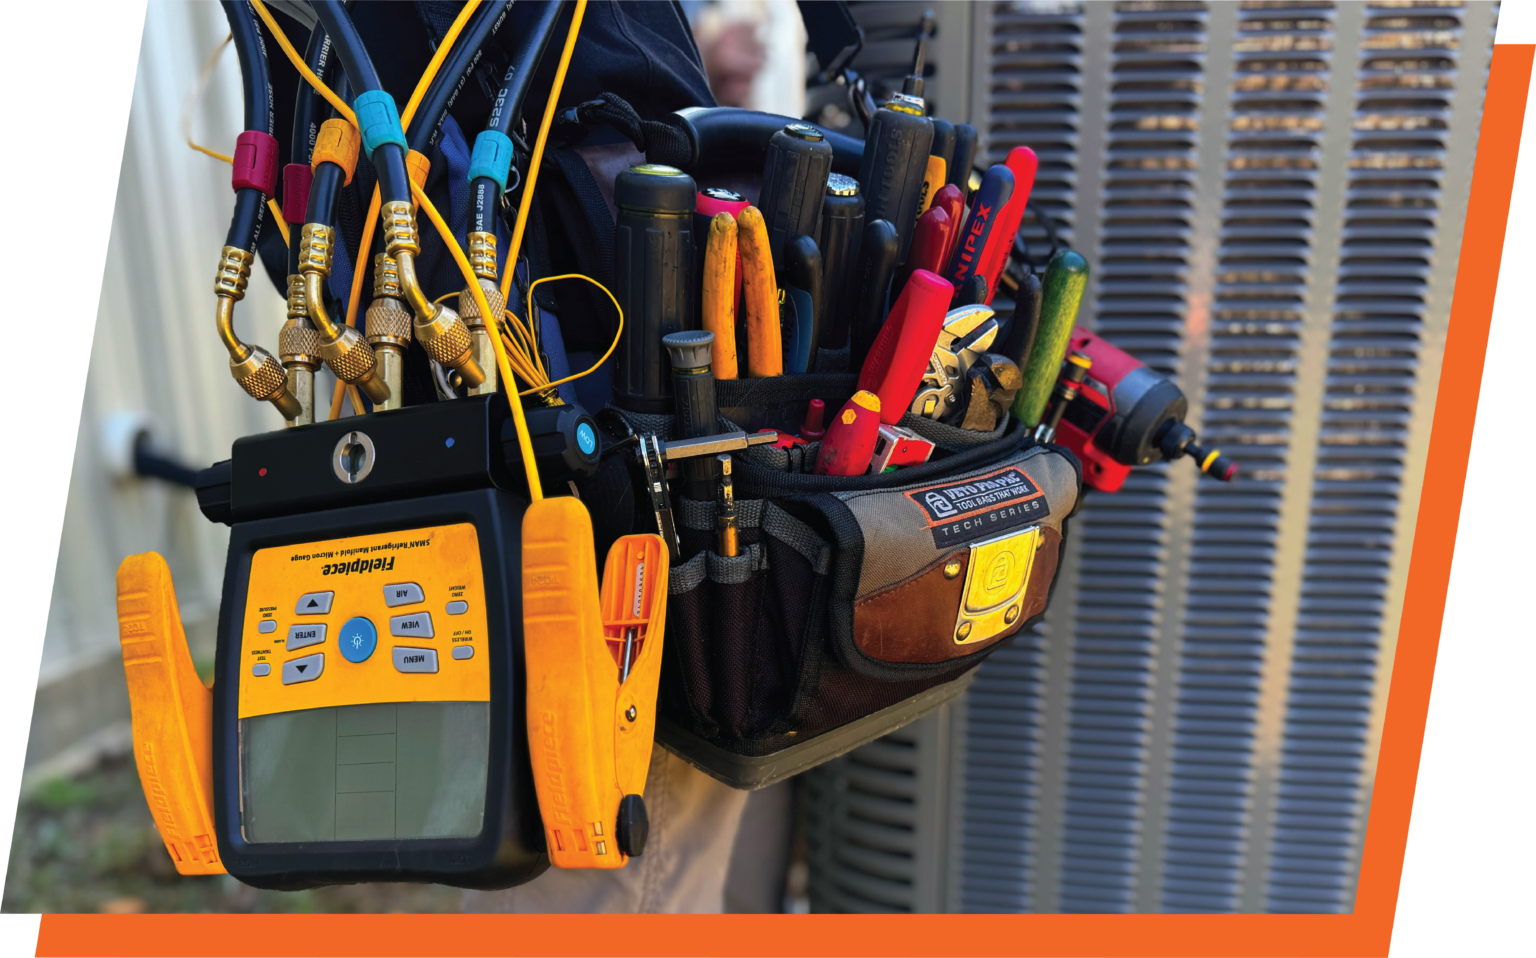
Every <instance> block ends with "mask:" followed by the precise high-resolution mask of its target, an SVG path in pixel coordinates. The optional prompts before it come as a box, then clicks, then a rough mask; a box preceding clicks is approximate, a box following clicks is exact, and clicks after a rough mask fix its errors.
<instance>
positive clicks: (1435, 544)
mask: <svg viewBox="0 0 1536 958" xmlns="http://www.w3.org/2000/svg"><path fill="white" fill-rule="evenodd" d="M1533 56H1536V46H1529V45H1521V46H1514V45H1498V46H1495V47H1494V51H1493V62H1492V65H1491V70H1490V73H1489V77H1488V94H1487V99H1486V101H1485V102H1484V106H1483V122H1482V132H1481V134H1480V138H1479V140H1478V149H1477V163H1476V166H1475V168H1474V172H1473V178H1472V191H1471V197H1470V202H1469V206H1468V210H1467V221H1466V231H1465V236H1464V239H1463V240H1462V248H1461V262H1460V265H1459V267H1458V273H1457V283H1456V294H1455V298H1454V300H1453V302H1452V306H1451V322H1450V328H1449V331H1448V333H1447V336H1446V344H1445V362H1444V368H1443V371H1442V373H1441V377H1440V391H1439V400H1438V402H1437V404H1436V407H1435V418H1434V425H1433V426H1432V428H1431V433H1430V453H1431V455H1430V456H1429V462H1428V466H1427V468H1426V470H1425V474H1424V492H1423V496H1422V499H1421V502H1422V503H1423V505H1422V506H1421V507H1420V508H1421V510H1423V509H1427V508H1433V509H1434V510H1435V518H1436V521H1435V522H1423V521H1421V522H1420V523H1419V525H1418V533H1417V537H1416V539H1415V541H1414V543H1413V554H1412V557H1411V559H1410V562H1409V571H1408V585H1409V588H1408V589H1407V596H1406V598H1405V599H1404V601H1403V616H1402V626H1401V629H1400V631H1399V633H1398V643H1397V659H1396V662H1395V665H1394V668H1393V673H1392V687H1391V689H1390V690H1389V692H1388V698H1387V717H1386V724H1385V727H1384V729H1383V731H1382V740H1381V757H1380V762H1379V765H1378V767H1377V771H1376V787H1375V789H1374V792H1373V795H1372V803H1371V811H1370V820H1369V825H1368V826H1367V828H1366V836H1365V855H1364V859H1363V861H1362V864H1361V870H1360V886H1359V890H1358V891H1357V893H1356V896H1355V910H1354V912H1353V913H1352V914H1348V915H1114V916H1109V915H911V916H900V917H891V916H873V915H835V916H834V915H797V916H791V915H755V916H754V915H731V916H726V915H705V916H681V915H598V916H582V917H572V916H566V915H519V916H516V917H514V916H507V915H132V916H129V915H44V916H43V919H42V924H41V928H40V930H39V932H38V946H37V953H38V954H39V955H98V954H99V955H211V954H223V955H337V956H343V955H345V956H351V955H360V956H366V955H416V954H421V955H434V954H445V953H452V954H456V955H500V954H530V955H590V954H600V953H604V952H606V951H609V950H617V951H621V952H625V953H628V954H632V955H719V954H729V953H734V954H741V955H800V954H804V955H870V956H885V955H947V954H958V953H964V954H971V955H1014V954H1030V955H1047V954H1050V955H1148V956H1163V955H1190V956H1206V955H1211V956H1215V955H1252V956H1268V955H1361V956H1367V955H1385V954H1386V953H1387V949H1388V946H1389V945H1390V943H1391V940H1392V918H1393V913H1394V912H1395V910H1396V908H1397V892H1398V884H1399V881H1400V879H1401V878H1402V870H1403V850H1404V847H1405V846H1406V844H1407V840H1408V816H1409V813H1410V812H1411V811H1412V809H1413V792H1414V785H1415V782H1416V780H1417V778H1418V770H1419V752H1420V749H1421V747H1422V746H1423V744H1424V721H1425V717H1426V714H1427V712H1428V709H1429V689H1430V681H1431V679H1432V678H1433V677H1434V671H1435V656H1436V653H1437V651H1438V648H1439V643H1440V625H1441V620H1442V618H1443V617H1444V615H1445V595H1446V588H1447V585H1448V584H1449V581H1450V573H1451V555H1452V551H1453V550H1454V548H1455V545H1456V528H1457V525H1458V522H1457V521H1456V520H1457V518H1458V515H1459V512H1460V503H1461V497H1462V490H1463V487H1464V486H1465V483H1466V462H1467V457H1468V455H1469V453H1470V451H1471V446H1472V428H1471V426H1472V422H1473V420H1474V419H1475V417H1476V414H1477V399H1478V394H1479V392H1480V390H1481V386H1482V376H1483V357H1484V354H1485V352H1486V351H1487V347H1488V327H1489V324H1490V322H1491V321H1492V318H1493V296H1494V288H1495V286H1496V284H1497V282H1498V277H1499V261H1500V258H1501V257H1502V255H1503V251H1504V227H1505V225H1506V222H1507V220H1508V217H1509V197H1510V192H1511V190H1512V188H1513V185H1514V178H1515V160H1516V157H1517V156H1518V154H1519V150H1520V129H1521V125H1522V123H1523V121H1524V119H1525V103H1526V93H1527V90H1528V88H1529V86H1530V80H1531V65H1532V60H1533ZM1446 502H1455V503H1457V509H1456V512H1455V513H1453V514H1452V521H1451V522H1446V521H1445V510H1444V503H1446Z"/></svg>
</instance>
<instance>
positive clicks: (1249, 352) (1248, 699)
mask: <svg viewBox="0 0 1536 958" xmlns="http://www.w3.org/2000/svg"><path fill="white" fill-rule="evenodd" d="M1329 7H1331V4H1320V3H1311V4H1305V5H1303V4H1296V5H1291V6H1280V5H1277V4H1267V5H1264V6H1262V7H1260V6H1259V5H1256V4H1245V5H1244V6H1243V8H1242V10H1241V12H1240V13H1238V15H1237V39H1236V42H1235V44H1234V46H1233V57H1234V62H1233V67H1232V81H1231V84H1230V89H1229V90H1227V89H1224V90H1216V89H1211V90H1209V91H1208V95H1210V96H1230V97H1231V106H1230V111H1231V112H1230V119H1229V125H1228V130H1227V134H1226V136H1227V143H1226V150H1225V157H1224V166H1225V174H1224V180H1223V183H1222V191H1221V208H1222V213H1221V225H1220V232H1219V234H1218V243H1219V245H1218V248H1217V262H1216V276H1215V288H1214V298H1213V302H1212V306H1211V339H1210V347H1209V358H1208V360H1207V365H1206V384H1205V389H1206V391H1205V402H1204V420H1203V428H1202V433H1203V435H1204V436H1205V438H1206V440H1207V441H1209V442H1211V443H1213V444H1214V445H1216V446H1218V447H1220V448H1222V449H1223V450H1225V451H1227V452H1229V453H1232V454H1235V456H1236V458H1237V459H1238V461H1240V462H1241V463H1242V464H1243V477H1242V481H1241V482H1239V483H1233V484H1231V485H1227V484H1220V483H1214V482H1202V483H1199V484H1198V487H1197V488H1198V491H1197V493H1196V498H1195V513H1194V521H1193V530H1192V535H1191V543H1190V555H1189V573H1188V580H1187V586H1186V592H1185V595H1184V597H1183V602H1184V603H1185V613H1184V622H1183V628H1182V634H1181V641H1180V649H1179V654H1180V658H1179V669H1178V688H1177V695H1178V701H1177V706H1176V713H1175V718H1174V729H1173V755H1172V767H1171V769H1170V774H1169V785H1168V788H1169V792H1168V800H1167V824H1166V832H1167V836H1166V850H1165V852H1164V855H1163V872H1162V895H1161V907H1162V909H1163V910H1164V911H1197V912H1210V911H1233V910H1236V909H1237V907H1238V905H1239V887H1240V882H1241V879H1242V868H1243V861H1244V855H1243V852H1244V842H1245V840H1246V837H1247V832H1248V810H1249V802H1250V800H1251V789H1252V785H1253V742H1254V733H1255V727H1256V722H1257V712H1258V707H1259V698H1260V693H1261V686H1262V683H1263V670H1264V657H1265V646H1266V639H1267V625H1268V623H1269V621H1270V614H1271V608H1270V602H1271V586H1272V584H1273V579H1274V571H1275V570H1274V563H1275V543H1276V538H1277V529H1278V527H1279V525H1280V512H1281V499H1282V494H1283V491H1284V486H1285V482H1286V453H1287V449H1288V446H1289V443H1290V439H1291V435H1292V417H1293V414H1294V412H1295V389H1296V373H1297V363H1298V359H1299V356H1300V349H1301V329H1302V326H1303V323H1304V320H1305V311H1306V306H1307V290H1308V277H1309V275H1310V274H1311V271H1312V270H1313V268H1314V267H1315V266H1316V265H1317V262H1316V257H1315V256H1314V250H1313V240H1314V227H1315V225H1316V217H1317V216H1318V209H1317V187H1318V174H1319V167H1320V165H1321V163H1320V161H1321V159H1322V136H1323V128H1324V121H1325V114H1326V107H1327V103H1326V95H1327V88H1328V82H1329V65H1330V55H1331V50H1332V43H1333V33H1332V26H1333V24H1332V10H1331V9H1329Z"/></svg>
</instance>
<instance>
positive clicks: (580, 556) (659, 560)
mask: <svg viewBox="0 0 1536 958" xmlns="http://www.w3.org/2000/svg"><path fill="white" fill-rule="evenodd" d="M522 540H523V557H522V558H523V654H524V659H525V661H526V663H527V667H528V692H527V698H528V703H527V707H528V750H529V753H530V756H531V757H532V760H533V781H534V787H535V788H536V790H537V791H538V796H539V812H540V814H541V815H542V816H543V819H544V833H545V837H546V839H547V840H548V844H549V858H550V861H551V862H553V863H554V864H555V865H556V866H557V867H559V868H622V867H623V866H624V864H625V863H626V862H627V861H628V856H627V855H625V854H624V853H623V851H621V850H620V848H619V843H618V836H617V827H618V812H619V802H620V800H621V799H622V798H623V797H624V796H625V795H626V794H640V793H641V791H642V790H643V789H644V787H645V770H646V768H647V766H648V765H649V762H650V755H651V741H652V738H653V737H654V729H655V724H654V723H655V710H656V687H657V683H658V681H659V679H660V667H661V638H662V623H663V622H664V619H665V615H666V582H667V551H666V548H665V547H664V544H663V543H662V542H661V538H660V537H659V536H626V537H625V538H623V539H620V540H619V541H618V542H617V543H615V544H614V546H613V550H611V551H610V552H609V559H608V568H609V577H610V579H611V581H612V582H613V585H612V586H611V587H610V593H611V594H612V596H613V598H612V599H610V608H611V609H613V610H614V611H615V613H616V614H615V615H614V616H611V617H609V618H608V620H607V622H612V623H614V625H613V627H612V628H608V627H607V626H606V623H605V617H604V615H603V607H602V606H601V605H600V604H599V593H598V584H597V562H596V558H595V556H594V553H593V549H592V519H591V517H590V516H589V515H588V514H587V509H586V507H585V506H583V505H582V504H581V502H580V501H579V500H577V499H574V498H570V497H564V496H562V497H559V498H555V499H542V500H539V501H538V502H534V503H532V504H531V505H530V506H529V507H528V511H527V512H526V513H524V515H523V530H522ZM651 540H654V541H651ZM637 557H638V558H640V559H642V560H644V559H645V557H650V559H649V562H648V567H647V570H646V580H647V585H646V589H645V593H644V597H643V601H642V609H641V613H640V615H638V616H634V615H632V614H631V615H630V616H629V617H628V618H627V619H626V617H625V616H624V615H623V614H622V612H623V597H624V596H625V595H628V596H631V597H632V596H633V594H634V593H633V589H634V585H633V576H632V575H629V574H626V573H625V572H624V571H623V570H624V569H626V568H632V566H629V565H626V564H627V563H631V562H632V561H634V560H635V559H636V558H637ZM652 563H654V565H652ZM615 569H617V570H619V571H618V572H617V574H615ZM658 590H659V591H658ZM630 601H633V599H632V598H631V600H630ZM639 620H643V623H640V621H639ZM630 624H635V625H636V627H637V630H638V632H639V635H638V636H637V638H639V639H640V641H639V643H638V644H639V647H638V649H637V650H636V651H635V655H634V658H633V660H632V665H631V669H630V675H629V680H628V681H627V682H625V683H624V684H623V685H622V686H621V685H620V684H619V664H618V662H617V661H616V657H615V652H614V647H613V645H614V641H613V635H612V634H611V633H613V632H618V634H619V635H621V636H622V630H623V629H625V628H627V627H629V625H630ZM620 641H622V640H620ZM631 705H633V706H634V707H635V713H636V714H635V718H633V719H631V718H629V717H628V715H627V713H628V711H629V707H630V706H631Z"/></svg>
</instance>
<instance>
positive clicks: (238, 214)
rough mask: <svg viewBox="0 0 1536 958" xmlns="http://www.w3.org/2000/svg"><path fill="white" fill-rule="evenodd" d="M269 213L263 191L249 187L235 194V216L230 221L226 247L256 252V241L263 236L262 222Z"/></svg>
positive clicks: (225, 239)
mask: <svg viewBox="0 0 1536 958" xmlns="http://www.w3.org/2000/svg"><path fill="white" fill-rule="evenodd" d="M266 213H267V198H266V197H265V196H262V195H261V190H258V189H256V188H254V187H247V188H245V189H243V190H237V191H236V192H235V215H234V216H233V217H231V218H230V221H229V233H228V234H227V235H226V236H225V238H224V245H225V246H233V247H235V248H237V249H243V250H248V251H250V252H252V253H254V252H256V240H257V238H258V237H260V235H261V221H262V217H264V216H265V215H266Z"/></svg>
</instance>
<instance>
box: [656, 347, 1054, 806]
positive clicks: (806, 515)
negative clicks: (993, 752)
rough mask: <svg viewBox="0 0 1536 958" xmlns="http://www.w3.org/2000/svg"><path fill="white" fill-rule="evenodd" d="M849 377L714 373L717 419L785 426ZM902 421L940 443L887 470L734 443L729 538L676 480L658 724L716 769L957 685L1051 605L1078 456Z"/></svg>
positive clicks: (1016, 431) (771, 768) (866, 729)
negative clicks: (854, 471)
mask: <svg viewBox="0 0 1536 958" xmlns="http://www.w3.org/2000/svg"><path fill="white" fill-rule="evenodd" d="M855 388H856V384H855V377H854V376H851V375H846V374H834V375H807V376H784V377H777V378H774V379H758V380H752V379H747V380H737V381H730V382H726V381H723V382H719V383H718V384H717V398H718V402H719V405H720V408H721V414H722V418H723V419H724V420H726V422H724V423H722V428H745V429H747V430H749V431H754V430H757V429H760V428H782V429H786V430H791V431H794V430H797V429H798V427H799V425H800V419H801V418H802V417H803V416H804V411H805V406H806V403H807V402H808V401H809V399H810V398H812V397H817V398H821V399H823V401H825V402H826V404H827V408H828V410H829V414H830V412H835V411H836V410H837V409H838V408H840V407H841V405H842V403H843V402H845V401H846V400H847V399H848V397H849V396H851V395H852V394H853V392H854V390H855ZM632 418H633V417H632ZM647 418H648V419H649V418H653V417H647ZM902 424H903V425H905V426H908V427H909V428H912V429H914V430H916V431H918V432H919V433H921V434H923V435H924V436H925V437H926V438H928V439H931V440H933V441H934V442H935V443H936V445H937V446H938V449H937V450H936V452H935V454H934V458H933V459H931V460H930V461H929V462H927V463H924V464H922V465H918V466H911V467H908V468H904V469H900V470H897V471H895V472H892V473H888V474H885V475H879V476H857V477H834V476H818V475H815V474H813V472H812V471H811V470H813V468H814V465H815V456H816V453H817V447H816V446H815V445H812V446H797V447H795V448H793V449H791V450H780V449H776V448H774V447H772V446H756V447H753V448H752V449H750V450H747V451H745V452H743V453H741V454H739V455H737V456H736V457H735V458H734V463H733V467H734V474H735V490H736V504H737V514H738V525H739V529H740V533H739V540H740V549H739V554H738V555H737V556H735V557H731V558H725V557H722V556H720V555H717V554H716V553H715V551H714V549H715V543H716V533H715V528H716V527H715V506H714V503H712V502H711V503H703V502H694V501H692V500H689V499H686V498H680V497H676V496H674V503H675V513H676V515H675V518H676V522H677V525H678V530H679V538H680V540H681V544H682V560H683V561H682V562H680V563H679V564H678V565H677V566H676V567H675V568H673V569H672V572H671V582H670V589H669V591H670V595H669V598H668V604H667V643H666V657H665V661H664V664H663V671H662V686H661V701H660V705H659V707H660V709H661V715H660V721H659V723H658V731H657V739H658V741H659V742H661V743H662V744H663V745H665V746H666V747H668V748H669V749H671V750H672V751H674V752H677V753H678V754H680V755H681V756H683V757H684V758H685V759H687V760H689V761H690V762H692V763H693V764H695V765H697V766H698V767H700V768H702V769H703V770H704V771H706V772H708V773H710V774H711V775H713V776H715V777H716V778H718V779H720V780H721V781H724V782H726V783H727V784H730V785H733V786H736V787H739V788H757V787H761V786H763V785H768V784H771V783H772V782H774V781H778V780H779V779H782V778H784V777H787V776H788V775H792V774H795V773H797V772H799V771H803V770H804V769H806V768H809V767H811V766H814V765H816V764H819V763H821V762H824V761H826V760H828V759H830V758H833V757H835V756H836V755H839V754H841V753H842V752H845V751H847V750H848V749H851V748H854V747H856V746H858V745H860V744H863V743H864V742H866V741H869V740H870V739H873V738H875V737H878V736H880V735H883V734H885V733H886V732H888V731H891V730H892V729H894V728H897V727H899V726H901V725H903V724H905V723H906V722H909V721H911V720H912V719H914V718H916V717H918V716H919V715H921V714H923V713H925V712H927V711H929V710H931V709H932V708H935V707H937V706H938V705H940V704H942V703H943V702H945V701H948V700H950V699H952V698H954V697H955V696H957V695H958V694H959V693H960V692H962V691H964V689H965V687H966V686H967V685H968V683H969V681H970V679H971V671H972V670H973V669H974V668H975V667H976V665H978V664H979V663H980V662H981V660H982V659H984V658H985V657H986V656H987V655H988V654H989V653H990V652H992V651H993V650H994V649H996V648H997V647H998V646H999V644H1001V643H1002V642H1005V641H1006V640H1007V639H1008V638H1009V637H1011V636H1012V635H1014V634H1016V633H1017V632H1018V631H1019V630H1021V629H1023V628H1027V627H1028V626H1030V625H1031V624H1033V623H1034V622H1035V621H1037V620H1038V619H1039V618H1040V616H1041V615H1042V614H1043V613H1044V612H1045V607H1046V603H1047V601H1048V599H1049V596H1050V590H1051V586H1052V584H1053V583H1054V581H1055V576H1056V566H1057V561H1058V557H1059V555H1060V552H1061V549H1062V547H1063V538H1064V535H1065V532H1066V520H1067V518H1068V517H1070V516H1071V515H1072V513H1073V512H1074V511H1075V510H1076V508H1077V505H1078V502H1079V500H1080V498H1081V494H1082V477H1081V472H1080V466H1079V464H1078V462H1077V460H1076V458H1075V457H1073V456H1072V455H1071V453H1069V452H1067V451H1066V450H1065V449H1063V448H1061V447H1059V446H1055V445H1050V444H1038V443H1035V442H1034V441H1033V440H1031V439H1028V438H1027V437H1026V431H1025V430H1024V428H1023V427H1022V426H1021V425H1020V424H1019V423H1018V422H1017V421H1016V420H1013V419H1006V420H1005V422H1004V424H1003V425H1001V426H1000V427H999V428H998V429H997V430H996V431H995V432H991V433H978V432H971V431H967V430H961V429H956V428H953V427H950V426H945V425H942V424H939V423H936V422H933V421H931V420H922V419H916V418H915V417H910V416H909V417H908V418H907V419H905V420H904V421H903V423H902ZM637 425H638V426H641V428H644V429H652V428H656V426H657V424H655V423H646V424H637ZM679 488H680V484H674V485H673V490H674V492H675V491H677V490H678V489H679Z"/></svg>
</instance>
